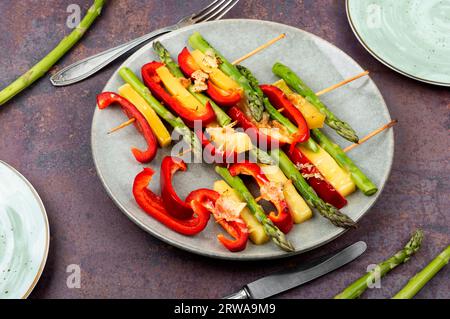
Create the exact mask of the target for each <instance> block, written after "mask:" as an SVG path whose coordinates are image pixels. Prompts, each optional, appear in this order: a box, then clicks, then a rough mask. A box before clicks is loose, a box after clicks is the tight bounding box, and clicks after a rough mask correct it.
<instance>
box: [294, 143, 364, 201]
mask: <svg viewBox="0 0 450 319" xmlns="http://www.w3.org/2000/svg"><path fill="white" fill-rule="evenodd" d="M300 150H301V151H302V153H303V154H305V156H306V157H307V158H308V159H309V160H310V161H311V163H313V164H314V165H315V166H316V167H317V169H318V170H319V171H320V173H321V174H322V175H323V177H325V179H326V180H327V181H328V182H329V183H330V184H331V185H332V186H333V187H334V188H335V189H336V190H337V191H338V192H339V193H340V194H341V195H342V196H344V197H346V196H348V195H350V194H351V193H353V192H354V191H355V188H356V186H355V183H354V182H353V180H352V178H351V175H350V173H348V172H347V171H346V170H344V169H343V168H342V167H340V166H339V164H338V163H336V161H335V160H334V159H333V158H332V157H331V155H330V154H328V153H327V151H325V150H324V149H323V148H322V147H320V146H319V151H318V152H317V153H314V152H311V151H310V150H309V149H307V148H306V147H304V146H301V147H300Z"/></svg>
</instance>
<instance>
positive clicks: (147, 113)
mask: <svg viewBox="0 0 450 319" xmlns="http://www.w3.org/2000/svg"><path fill="white" fill-rule="evenodd" d="M119 94H120V95H121V96H123V97H124V98H126V99H127V100H128V101H130V102H131V104H133V105H134V106H135V107H136V108H137V109H138V110H139V112H141V113H142V115H143V116H144V117H145V119H146V120H147V122H148V124H149V125H150V128H151V129H152V131H153V133H154V134H155V136H156V139H157V140H158V143H159V145H160V146H161V147H165V146H167V145H169V144H170V143H171V142H172V139H171V137H170V133H169V131H168V130H167V128H166V127H165V126H164V124H163V122H162V121H161V119H160V118H159V116H158V115H157V114H156V112H155V111H154V110H153V109H152V107H151V106H150V105H149V104H148V103H147V102H146V101H145V100H144V99H143V98H142V97H141V96H140V95H139V93H137V92H136V91H135V90H134V89H133V88H132V87H131V85H129V84H128V83H127V84H124V85H122V86H121V87H120V88H119Z"/></svg>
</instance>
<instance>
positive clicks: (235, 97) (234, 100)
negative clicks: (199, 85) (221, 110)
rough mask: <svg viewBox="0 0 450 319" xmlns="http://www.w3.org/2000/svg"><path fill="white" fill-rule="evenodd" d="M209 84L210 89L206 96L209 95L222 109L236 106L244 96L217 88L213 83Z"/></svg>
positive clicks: (209, 82)
mask: <svg viewBox="0 0 450 319" xmlns="http://www.w3.org/2000/svg"><path fill="white" fill-rule="evenodd" d="M207 84H208V89H207V90H206V94H208V95H209V97H210V98H211V99H212V100H213V101H214V102H216V103H217V104H218V105H220V106H221V107H232V106H235V105H236V104H238V103H239V102H240V101H241V99H242V95H241V94H240V93H239V92H238V91H234V92H231V93H228V92H227V91H224V90H222V89H220V88H219V87H217V86H216V85H215V84H214V83H212V82H211V81H208V82H207Z"/></svg>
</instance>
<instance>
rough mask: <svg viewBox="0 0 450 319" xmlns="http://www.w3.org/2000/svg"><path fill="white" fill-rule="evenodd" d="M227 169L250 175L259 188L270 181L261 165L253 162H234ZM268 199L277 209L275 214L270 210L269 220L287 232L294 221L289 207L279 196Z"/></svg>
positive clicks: (235, 172) (234, 173)
mask: <svg viewBox="0 0 450 319" xmlns="http://www.w3.org/2000/svg"><path fill="white" fill-rule="evenodd" d="M229 171H230V174H231V175H232V176H236V175H240V174H244V175H250V176H252V177H253V178H254V179H255V181H256V183H257V184H258V186H259V187H260V188H262V187H263V186H266V185H267V184H269V183H270V182H269V180H268V179H267V177H266V175H265V174H264V173H263V171H262V170H261V167H259V166H258V165H257V164H255V163H250V162H245V163H236V164H233V165H232V166H231V167H230V168H229ZM270 201H271V203H272V204H273V205H274V206H275V208H276V209H277V214H275V212H270V214H269V218H270V220H272V222H273V223H274V224H275V225H276V226H277V227H278V228H279V229H280V230H281V231H282V232H283V233H285V234H287V233H288V232H289V231H290V230H291V229H292V227H293V225H294V221H293V219H292V215H291V213H290V212H289V208H288V206H287V203H286V201H285V200H284V199H281V198H280V199H271V200H270Z"/></svg>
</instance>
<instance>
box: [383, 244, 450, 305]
mask: <svg viewBox="0 0 450 319" xmlns="http://www.w3.org/2000/svg"><path fill="white" fill-rule="evenodd" d="M449 260H450V246H447V248H446V249H445V250H444V251H442V252H441V253H440V254H439V255H438V256H437V257H436V258H435V259H433V260H432V261H431V262H430V263H429V264H428V265H427V266H426V267H425V268H424V269H422V270H421V271H420V272H419V273H417V274H416V275H415V276H414V277H412V278H411V280H410V281H409V282H408V283H407V284H406V286H405V287H403V288H402V289H401V290H400V291H399V292H398V293H397V294H396V295H395V296H394V297H392V298H393V299H411V298H412V297H414V296H415V295H416V294H417V293H418V292H419V291H420V289H422V288H423V286H425V284H426V283H427V282H428V281H430V280H431V279H432V278H433V277H434V276H435V275H436V274H437V273H438V272H439V270H441V269H442V268H443V267H444V266H445V265H447V264H448V262H449Z"/></svg>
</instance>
